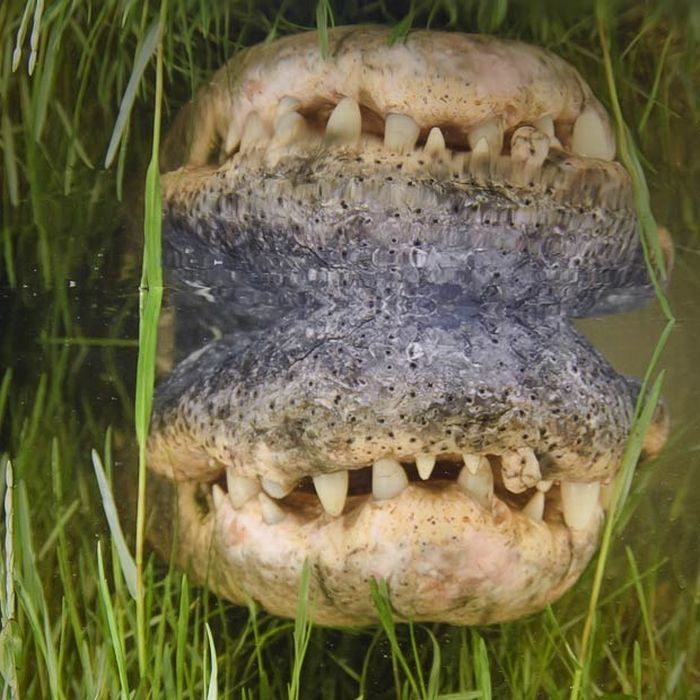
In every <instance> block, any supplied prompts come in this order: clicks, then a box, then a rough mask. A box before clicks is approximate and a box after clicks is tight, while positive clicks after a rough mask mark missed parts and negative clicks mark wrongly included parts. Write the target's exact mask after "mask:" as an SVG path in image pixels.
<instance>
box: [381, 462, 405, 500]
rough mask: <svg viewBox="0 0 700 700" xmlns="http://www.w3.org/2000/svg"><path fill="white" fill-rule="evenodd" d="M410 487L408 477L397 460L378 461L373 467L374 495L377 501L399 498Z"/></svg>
mask: <svg viewBox="0 0 700 700" xmlns="http://www.w3.org/2000/svg"><path fill="white" fill-rule="evenodd" d="M406 486H408V477H407V476H406V472H405V471H404V470H403V467H402V466H401V464H399V462H397V461H396V460H395V459H390V458H388V457H385V458H384V459H378V460H377V461H376V462H375V463H374V466H373V467H372V495H373V496H374V499H375V500H377V501H383V500H386V499H387V498H393V497H394V496H398V495H399V494H400V493H401V492H402V491H403V490H404V489H405V488H406Z"/></svg>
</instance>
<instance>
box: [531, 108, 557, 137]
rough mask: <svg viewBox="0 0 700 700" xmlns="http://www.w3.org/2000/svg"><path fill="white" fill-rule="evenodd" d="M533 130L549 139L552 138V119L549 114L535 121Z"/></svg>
mask: <svg viewBox="0 0 700 700" xmlns="http://www.w3.org/2000/svg"><path fill="white" fill-rule="evenodd" d="M535 128H536V129H537V130H538V131H541V132H542V133H543V134H547V136H549V137H550V138H551V137H552V136H554V119H552V115H551V114H546V115H545V116H544V117H540V118H539V119H537V120H536V121H535Z"/></svg>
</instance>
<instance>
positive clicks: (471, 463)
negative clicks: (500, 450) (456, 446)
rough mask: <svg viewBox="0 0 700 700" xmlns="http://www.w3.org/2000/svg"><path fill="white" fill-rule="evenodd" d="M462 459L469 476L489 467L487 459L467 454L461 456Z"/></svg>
mask: <svg viewBox="0 0 700 700" xmlns="http://www.w3.org/2000/svg"><path fill="white" fill-rule="evenodd" d="M462 459H463V460H464V466H465V467H466V468H467V469H468V470H469V473H470V474H476V473H477V472H478V471H479V469H483V467H484V466H486V467H489V468H490V467H491V465H490V464H489V461H488V459H486V457H482V456H481V455H473V454H469V452H465V453H464V454H463V455H462Z"/></svg>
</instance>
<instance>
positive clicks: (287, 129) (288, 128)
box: [270, 112, 306, 148]
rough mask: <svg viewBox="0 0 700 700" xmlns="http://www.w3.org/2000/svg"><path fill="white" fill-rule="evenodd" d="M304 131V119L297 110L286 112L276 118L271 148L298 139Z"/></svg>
mask: <svg viewBox="0 0 700 700" xmlns="http://www.w3.org/2000/svg"><path fill="white" fill-rule="evenodd" d="M305 132H306V120H305V119H304V117H302V116H301V114H299V113H298V112H287V114H285V115H283V116H282V117H280V118H279V119H278V120H277V126H276V128H275V135H274V136H273V138H272V143H271V144H270V147H271V148H275V147H277V148H280V147H283V146H288V145H289V144H290V143H293V142H294V141H299V140H300V139H301V137H302V136H303V134H304V133H305Z"/></svg>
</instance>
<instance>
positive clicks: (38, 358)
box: [0, 42, 700, 673]
mask: <svg viewBox="0 0 700 700" xmlns="http://www.w3.org/2000/svg"><path fill="white" fill-rule="evenodd" d="M660 44H661V42H659V45H660ZM554 48H555V50H556V47H554ZM591 50H592V51H594V52H595V51H596V47H595V45H593V48H592V49H591ZM574 56H575V57H577V58H578V59H579V60H580V64H579V68H580V70H581V72H582V73H583V74H584V76H585V77H586V78H587V79H590V80H591V82H592V83H593V84H594V90H595V92H596V93H597V94H598V95H600V96H601V97H602V98H603V99H604V100H605V96H606V91H605V86H604V83H603V81H602V78H601V71H602V69H601V66H600V63H599V62H597V61H596V60H588V59H587V58H586V57H585V56H584V55H583V54H574ZM567 58H569V59H571V58H572V56H571V55H569V56H567ZM222 60H223V57H222V56H214V57H213V58H211V62H212V64H214V65H217V64H219V63H221V62H222ZM647 72H648V74H649V75H648V81H647V82H648V83H649V84H650V83H651V81H652V76H653V67H650V68H649V69H648V71H647ZM183 83H186V81H183V80H182V78H181V76H178V75H176V76H174V77H173V79H172V83H171V84H170V85H169V86H168V89H170V88H172V92H173V93H175V94H180V93H182V94H183V95H184V96H185V97H186V95H185V93H186V92H187V89H186V88H188V86H187V85H185V87H184V88H183ZM117 101H118V97H117V96H113V102H115V103H116V102H117ZM181 101H182V100H181ZM175 102H177V100H176V99H173V103H175ZM642 105H643V99H642V97H640V98H639V102H632V103H626V104H623V109H624V110H625V114H626V115H629V117H630V119H631V120H632V121H634V120H635V119H637V118H638V116H639V113H640V111H641V108H642ZM171 107H172V112H174V111H175V110H176V109H177V104H173V105H171ZM10 109H11V110H14V111H13V112H12V116H13V119H15V118H16V119H17V122H18V123H20V122H21V118H22V114H23V113H22V110H21V109H20V107H19V98H18V99H17V104H12V105H11V107H10ZM115 111H116V110H115ZM683 117H684V115H683V114H680V115H678V114H676V115H675V116H674V117H673V119H672V120H671V121H672V128H667V129H665V130H663V133H662V132H657V131H656V130H655V128H652V127H648V128H647V130H646V131H645V133H644V136H643V139H642V143H641V145H642V149H643V152H644V154H645V156H646V157H647V158H648V161H647V164H648V166H649V167H648V169H647V173H648V177H649V183H650V190H651V197H652V208H653V210H654V212H655V214H656V215H657V218H658V220H659V222H660V223H662V224H664V225H665V226H667V228H668V229H669V230H670V231H671V233H672V235H673V237H674V241H675V244H676V263H675V269H674V271H673V274H672V278H671V283H670V286H669V290H668V293H669V297H670V302H671V306H672V308H673V311H674V313H675V315H676V317H677V323H676V326H675V328H674V330H673V332H672V334H671V337H670V340H669V343H668V345H667V347H666V350H665V352H664V354H663V355H662V357H661V361H660V367H661V368H663V369H665V370H666V379H665V382H664V387H663V396H664V400H665V401H666V403H667V405H668V408H669V411H670V415H671V437H670V440H669V443H668V445H667V447H666V448H665V450H664V452H663V453H662V454H661V455H660V456H659V458H658V459H656V460H655V461H654V462H651V463H647V464H645V465H642V466H641V467H640V469H639V470H638V474H637V478H636V480H635V486H634V489H633V493H632V497H631V500H630V509H629V512H628V516H629V519H628V520H627V522H626V525H625V526H624V528H623V529H621V531H619V532H618V533H617V534H616V535H615V542H614V547H613V551H612V556H611V561H610V563H609V566H608V569H607V575H606V589H605V591H610V590H615V589H617V588H618V587H619V586H622V585H624V584H625V582H626V581H628V580H629V566H628V560H627V557H626V553H625V546H626V545H629V546H630V547H632V550H633V552H634V555H635V557H636V559H637V561H638V564H639V568H640V571H641V572H642V573H643V574H644V575H645V578H644V579H643V580H644V582H645V584H646V585H652V586H656V587H657V591H656V595H655V596H654V600H655V604H656V606H657V609H656V610H655V611H654V615H655V620H658V625H659V627H660V628H662V627H663V624H664V622H665V620H667V619H669V617H671V616H672V615H674V614H675V613H676V612H678V608H679V606H688V605H689V601H691V600H692V599H693V593H692V591H693V590H695V601H696V605H697V600H698V594H700V590H699V589H698V585H699V580H700V579H699V578H698V574H699V569H698V563H699V561H700V528H699V527H698V513H700V221H698V220H697V216H696V212H697V211H698V205H697V201H696V198H697V197H698V196H699V195H698V194H697V193H698V192H700V176H699V175H698V173H699V172H700V168H699V167H698V164H700V149H699V148H698V146H697V136H698V133H697V124H696V123H694V122H693V120H692V119H691V118H687V119H684V118H683ZM112 119H113V115H110V116H109V119H107V120H106V121H109V124H108V125H107V124H105V126H104V127H103V126H100V128H104V130H105V131H106V132H109V130H110V129H111V125H112V123H113V121H110V120H112ZM661 122H663V120H660V122H659V123H661ZM151 123H152V122H151V114H150V111H149V107H148V105H147V104H145V103H139V105H137V109H136V112H135V113H134V117H133V121H132V131H131V135H130V143H129V154H130V155H129V160H128V162H127V164H126V172H127V173H135V175H128V176H127V177H126V179H125V181H126V186H125V191H124V194H123V197H122V201H121V203H120V202H119V201H118V199H117V197H116V191H117V187H116V179H117V178H116V176H115V171H114V169H112V170H109V171H104V170H103V169H101V167H99V165H98V166H97V167H94V168H88V167H86V166H85V165H84V164H83V163H81V162H77V163H74V165H73V166H72V167H74V170H73V171H72V173H71V179H72V186H71V188H70V191H69V192H68V193H67V192H66V188H65V187H64V173H63V172H62V171H61V170H60V168H59V167H58V166H57V164H56V162H54V160H53V159H52V157H49V156H50V155H52V153H53V152H52V151H51V147H50V146H47V145H46V143H49V144H51V146H53V142H52V141H51V139H52V136H51V135H49V136H46V137H45V139H44V141H45V146H44V150H43V151H42V150H41V149H39V148H37V147H32V146H31V143H30V142H28V143H29V144H30V145H29V146H28V147H27V153H26V154H25V160H26V164H25V165H26V168H24V169H23V171H22V173H23V176H24V177H25V178H26V182H24V184H23V185H22V186H21V187H20V192H19V194H20V200H19V202H18V204H17V205H16V206H15V205H13V204H12V203H11V202H10V199H9V197H8V195H7V194H6V192H7V187H6V186H7V182H4V183H3V185H4V187H3V192H4V193H5V194H4V195H3V200H2V209H3V213H2V217H3V227H4V229H5V230H6V231H7V230H10V231H11V233H10V234H9V238H8V234H5V235H4V238H3V240H4V241H7V240H10V241H11V242H12V247H11V249H8V247H7V245H5V246H4V248H3V253H2V254H3V256H4V257H3V263H4V264H3V265H2V269H1V271H0V275H2V276H1V277H0V332H1V334H2V338H1V339H0V349H1V354H0V380H2V377H3V376H7V375H4V374H3V373H4V372H5V370H6V369H8V368H11V369H12V381H11V391H10V393H9V399H8V400H7V401H6V403H5V409H4V415H2V416H1V418H2V425H1V427H0V454H1V453H4V452H7V453H8V454H10V455H11V456H12V457H13V460H14V464H15V467H16V471H17V473H18V475H20V477H21V478H25V479H26V484H27V488H28V492H29V495H30V502H31V504H32V512H33V520H32V523H33V527H34V531H33V537H34V541H35V543H36V546H37V548H38V549H39V548H40V547H41V546H42V543H43V542H44V541H45V539H46V537H47V536H48V535H49V533H50V532H51V530H52V528H53V525H54V523H55V521H56V517H57V516H58V515H59V514H60V513H62V512H63V511H64V506H65V505H67V504H69V503H72V502H74V500H73V499H75V501H77V503H78V507H77V510H76V511H75V515H74V516H73V517H72V519H71V521H70V522H69V527H70V528H72V531H73V532H74V533H75V535H76V536H75V541H76V543H78V542H80V543H82V542H83V540H85V541H86V542H87V545H86V546H85V548H84V552H89V553H90V554H94V538H95V536H96V535H100V536H102V535H104V534H105V531H106V527H105V522H104V518H103V514H102V509H101V505H100V503H99V498H98V494H97V490H96V488H95V484H94V477H93V475H92V471H91V466H90V458H89V454H90V449H91V448H92V447H98V448H102V445H103V442H104V439H105V432H106V430H107V428H108V426H112V429H113V442H114V446H115V451H116V453H117V455H118V457H117V464H116V466H117V467H119V455H120V454H126V453H127V451H128V450H127V448H129V446H132V445H133V427H132V426H133V409H132V406H133V381H134V373H135V360H136V349H135V347H134V339H135V338H136V334H137V326H136V320H137V312H138V307H137V304H138V292H137V289H138V279H139V264H140V261H139V256H140V243H139V241H140V238H139V237H140V232H139V230H138V229H139V219H140V206H139V204H138V202H139V192H140V184H141V175H140V174H141V173H143V172H144V170H145V159H146V154H147V153H148V151H149V148H150V145H149V137H150V129H151ZM651 123H652V125H655V124H657V122H655V121H653V120H652V122H651ZM57 124H58V121H57V120H56V121H55V122H53V123H52V125H53V126H54V127H56V133H60V129H59V128H58V127H57ZM90 136H91V137H92V138H91V139H87V140H89V141H95V142H97V143H98V146H97V147H96V148H95V154H94V155H95V157H94V162H95V163H99V162H101V159H102V158H103V156H104V150H105V146H106V141H107V140H108V136H109V134H108V133H105V134H101V135H100V134H91V135H90ZM42 240H44V241H48V244H47V245H46V244H45V246H44V247H46V248H47V250H48V253H42V243H41V241H42ZM47 255H48V258H49V259H50V261H51V273H50V275H48V279H46V275H45V274H44V273H42V262H41V260H42V256H43V257H44V258H46V257H47ZM8 257H9V258H11V259H12V261H13V266H14V275H13V276H11V275H9V274H8V265H7V264H6V263H7V258H8ZM577 325H578V327H579V328H581V329H582V330H583V331H584V332H585V333H586V335H587V336H588V337H589V338H591V339H592V341H593V342H594V344H595V346H596V347H597V348H598V349H600V350H601V351H602V352H603V354H604V355H605V356H606V357H607V358H608V359H609V360H610V361H611V363H612V364H613V365H614V366H615V368H616V369H618V370H619V371H621V372H624V373H626V374H631V375H637V376H641V375H643V374H644V372H645V370H646V367H647V364H648V361H649V359H650V358H651V355H652V352H653V349H654V347H655V345H656V343H657V341H658V338H659V335H660V333H661V330H662V329H663V327H664V325H665V319H664V318H663V316H662V314H661V311H660V309H659V307H658V303H656V302H655V303H652V304H651V305H649V306H648V307H646V308H645V309H642V310H639V311H636V312H634V313H631V314H626V315H617V316H611V317H607V318H603V319H587V320H585V321H581V322H579V323H578V324H577ZM37 413H38V415H39V419H38V420H37V421H36V422H35V423H32V418H31V417H32V415H36V414H37ZM32 425H35V427H34V428H32ZM52 441H55V442H54V443H53V444H55V445H57V449H58V453H59V454H60V460H59V462H58V463H53V462H52ZM57 473H58V474H59V475H60V479H59V480H61V481H62V483H63V487H62V488H63V495H62V497H61V499H62V501H61V502H57V498H56V486H55V484H56V476H55V475H56V474H57ZM82 556H83V552H82V551H81V553H80V554H79V555H78V556H76V558H75V571H74V576H75V579H76V580H78V581H79V580H80V578H81V576H84V571H85V569H84V567H83V566H82V563H81V557H82ZM46 561H47V562H50V559H49V558H48V557H47V559H46ZM44 573H45V574H46V590H47V591H48V593H49V598H50V603H51V604H52V605H55V606H57V608H58V609H60V596H61V590H60V586H58V585H56V586H54V584H56V582H57V579H56V575H55V572H54V571H53V570H50V568H49V569H48V570H47V571H45V572H44ZM590 581H591V576H590V571H589V573H588V574H587V576H586V577H584V580H583V581H582V583H581V584H579V586H578V587H577V588H576V590H575V591H574V592H573V594H571V595H570V596H569V597H567V599H566V600H565V601H564V602H563V603H562V604H560V605H559V607H556V608H555V612H557V614H559V613H561V615H562V619H564V620H566V619H573V618H574V617H576V616H577V615H578V614H579V613H580V612H581V611H582V610H584V609H585V605H586V603H587V599H588V595H589V592H590ZM629 595H630V596H633V594H632V592H630V593H629ZM681 612H682V614H685V612H686V610H685V609H684V610H682V611H681ZM688 612H690V614H692V610H688ZM86 617H89V616H86ZM515 629H520V628H515ZM496 634H497V632H494V636H495V635H496ZM505 636H506V634H504V637H505ZM693 663H695V664H696V668H697V664H698V661H697V660H694V661H693V660H688V664H689V665H692V664H693ZM495 666H496V664H495V663H494V673H497V670H496V669H495Z"/></svg>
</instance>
